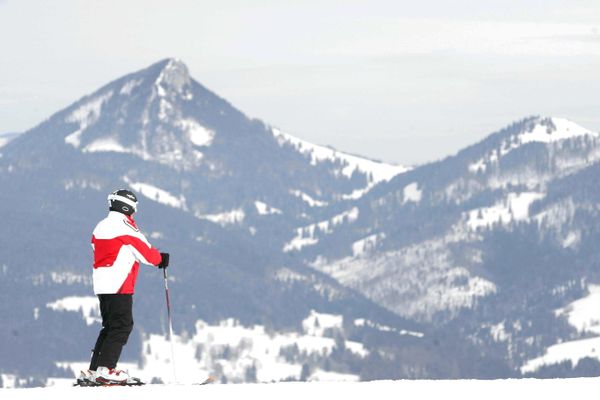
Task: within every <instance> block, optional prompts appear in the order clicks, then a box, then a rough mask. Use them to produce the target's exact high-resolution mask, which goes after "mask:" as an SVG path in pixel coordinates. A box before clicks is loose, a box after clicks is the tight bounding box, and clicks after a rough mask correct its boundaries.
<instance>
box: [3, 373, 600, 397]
mask: <svg viewBox="0 0 600 400" xmlns="http://www.w3.org/2000/svg"><path fill="white" fill-rule="evenodd" d="M599 390H600V379H598V378H577V379H554V380H536V379H522V380H495V381H474V380H456V381H422V380H420V381H408V380H406V381H373V382H361V383H358V382H313V383H298V382H294V383H272V384H239V385H235V384H229V385H218V384H213V385H206V386H192V385H147V386H141V387H104V388H103V387H99V388H78V387H67V388H65V387H62V388H61V387H49V388H35V389H0V399H7V400H21V399H26V400H34V399H35V400H38V399H44V398H46V399H60V400H81V399H83V398H85V399H86V400H96V399H98V400H106V399H107V398H112V399H128V400H134V399H145V400H147V399H177V400H187V399H194V400H198V399H203V400H204V399H215V400H216V399H218V400H226V399H235V400H239V399H261V400H269V399H274V400H275V399H276V400H281V399H286V400H294V399H298V400H307V399H311V400H318V399H332V400H335V399H344V400H347V399H361V400H365V399H367V400H370V399H376V400H381V399H401V398H408V399H444V400H447V399H460V400H469V399H473V400H482V399H485V400H490V399H502V400H506V399H525V398H530V399H540V398H541V399H544V400H547V399H574V398H576V399H586V398H593V397H596V395H597V393H598V391H599Z"/></svg>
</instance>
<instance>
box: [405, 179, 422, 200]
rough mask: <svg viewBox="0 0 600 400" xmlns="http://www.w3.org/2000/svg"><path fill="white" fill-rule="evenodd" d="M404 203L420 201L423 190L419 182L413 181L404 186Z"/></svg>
mask: <svg viewBox="0 0 600 400" xmlns="http://www.w3.org/2000/svg"><path fill="white" fill-rule="evenodd" d="M403 194H404V204H406V203H408V202H413V203H419V202H420V201H421V197H423V191H422V190H420V189H419V184H418V183H417V182H413V183H411V184H408V185H406V186H405V187H404V190H403Z"/></svg>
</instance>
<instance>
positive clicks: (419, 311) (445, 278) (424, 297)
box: [311, 232, 496, 322]
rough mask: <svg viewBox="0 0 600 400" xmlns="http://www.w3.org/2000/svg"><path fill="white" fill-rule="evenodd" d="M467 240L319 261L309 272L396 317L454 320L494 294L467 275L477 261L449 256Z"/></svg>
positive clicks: (447, 237)
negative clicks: (458, 243)
mask: <svg viewBox="0 0 600 400" xmlns="http://www.w3.org/2000/svg"><path fill="white" fill-rule="evenodd" d="M465 240H466V239H465V237H464V234H461V235H457V234H455V233H454V232H451V233H449V234H448V235H445V236H442V237H438V238H434V239H431V240H427V241H424V242H420V243H416V244H414V245H410V246H407V247H404V248H402V249H399V250H394V251H386V252H381V253H377V252H376V253H367V254H366V255H362V254H360V253H359V255H357V256H351V257H345V258H342V259H338V260H332V261H330V260H327V259H324V258H322V257H320V258H317V259H316V260H315V261H314V262H313V263H312V264H311V267H312V268H314V269H316V270H318V271H321V272H323V273H326V274H327V275H329V276H331V277H332V278H334V279H335V280H337V281H338V282H339V283H341V284H342V285H344V286H346V287H349V288H351V289H354V290H357V291H358V292H360V293H362V294H363V295H365V296H366V297H368V298H369V299H371V300H372V301H374V302H376V303H377V304H380V305H382V306H383V307H386V308H387V309H389V310H390V311H392V312H395V313H396V314H398V315H400V316H403V317H406V318H411V319H415V320H419V321H424V322H428V321H430V320H431V318H433V316H434V315H435V314H436V313H438V312H440V311H445V312H446V315H447V316H448V318H453V317H454V316H455V315H457V313H458V312H459V311H460V310H461V309H463V308H471V307H473V305H474V304H475V302H476V300H477V299H478V298H481V297H485V296H488V295H490V294H492V293H495V292H496V286H495V285H494V284H493V283H492V282H490V281H488V280H486V279H484V278H482V277H479V276H474V275H473V274H472V273H471V272H469V269H470V268H468V267H471V266H475V265H477V264H478V263H480V262H481V261H480V259H479V258H478V257H475V256H473V257H470V258H471V260H470V261H469V258H467V257H465V254H464V252H465V250H463V254H460V255H459V256H455V255H454V254H453V252H452V251H453V250H452V246H450V244H451V243H455V242H456V241H463V242H464V241H465ZM466 251H468V250H466ZM465 263H470V264H465ZM471 264H472V265H471Z"/></svg>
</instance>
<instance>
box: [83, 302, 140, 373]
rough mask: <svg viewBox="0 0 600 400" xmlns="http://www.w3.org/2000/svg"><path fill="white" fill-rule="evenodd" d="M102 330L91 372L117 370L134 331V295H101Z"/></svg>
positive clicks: (94, 352) (94, 351) (93, 355)
mask: <svg viewBox="0 0 600 400" xmlns="http://www.w3.org/2000/svg"><path fill="white" fill-rule="evenodd" d="M98 299H99V300H100V314H101V315H102V329H101V330H100V334H99V335H98V340H96V345H95V346H94V350H93V353H92V361H91V362H90V370H92V371H95V370H96V369H97V368H98V367H108V368H115V367H116V366H117V362H118V361H119V357H120V356H121V350H123V346H125V344H126V343H127V339H128V338H129V334H130V333H131V330H132V329H133V295H131V294H100V295H98Z"/></svg>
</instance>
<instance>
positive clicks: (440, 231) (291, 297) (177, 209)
mask: <svg viewBox="0 0 600 400" xmlns="http://www.w3.org/2000/svg"><path fill="white" fill-rule="evenodd" d="M599 141H600V138H599V137H598V134H597V133H595V132H593V131H589V130H587V129H585V128H582V127H580V126H578V125H577V124H575V123H573V122H570V121H568V120H566V119H562V118H544V117H530V118H526V119H524V120H522V121H519V122H517V123H514V124H512V125H510V126H508V127H507V128H505V129H502V130H501V131H499V132H497V133H494V134H492V135H490V136H489V137H487V138H486V139H484V140H483V141H481V142H480V143H477V144H475V145H473V146H471V147H469V148H466V149H464V150H463V151H461V152H459V153H458V154H456V155H454V156H451V157H448V158H446V159H444V160H440V161H438V162H434V163H431V164H427V165H423V166H420V167H417V168H413V169H410V168H406V167H402V166H394V165H388V164H385V163H381V162H377V161H373V160H369V159H367V158H362V157H359V156H355V155H349V154H345V153H342V152H339V151H337V150H335V149H331V148H329V147H324V146H319V145H315V144H312V143H308V142H306V141H304V140H302V139H300V138H296V137H293V136H291V135H288V134H286V133H284V132H283V131H281V130H280V129H278V128H274V127H271V126H269V125H268V124H266V123H264V122H261V121H258V120H254V119H251V118H249V117H247V116H245V115H244V114H243V113H242V112H240V111H239V110H237V109H235V108H234V107H233V106H232V105H231V104H229V103H228V102H227V101H226V100H224V99H222V98H220V97H218V96H217V95H216V94H214V93H212V92H211V91H209V90H208V89H206V88H205V87H203V86H202V85H201V84H200V83H198V82H196V81H195V80H194V79H193V78H191V77H190V75H189V72H188V70H187V67H186V66H185V65H184V64H183V63H182V62H181V61H178V60H174V59H167V60H163V61H161V62H159V63H156V64H154V65H152V66H150V67H148V68H146V69H144V70H141V71H138V72H135V73H132V74H129V75H126V76H124V77H122V78H119V79H117V80H115V81H113V82H111V83H109V84H107V85H105V86H104V87H102V88H100V89H99V90H97V91H96V92H94V93H92V94H90V95H88V96H85V97H83V98H82V99H80V100H79V101H77V102H75V103H74V104H73V105H71V106H69V107H67V108H65V109H63V110H61V111H59V112H57V113H56V114H54V115H52V116H51V117H50V118H48V119H47V120H46V121H44V122H42V123H41V124H39V125H38V126H36V127H34V128H33V129H31V130H29V131H27V132H25V133H23V134H21V135H19V136H17V137H15V138H13V139H12V140H11V141H10V142H8V143H7V144H6V145H4V147H2V148H1V149H0V154H1V156H0V187H2V191H1V192H0V201H2V204H5V205H7V207H6V210H10V211H7V212H5V213H4V214H3V216H2V218H3V224H2V225H1V226H0V274H1V275H2V277H3V279H2V280H0V290H2V292H3V293H5V294H6V298H7V299H9V301H4V302H2V304H1V305H0V315H2V317H3V320H4V321H5V323H4V324H3V325H2V327H0V355H1V357H0V373H3V374H12V375H16V376H37V377H38V378H39V379H41V380H43V379H45V378H46V377H48V376H55V377H56V376H61V375H62V376H64V375H69V374H71V372H70V371H69V370H68V368H70V366H73V365H79V364H77V363H85V359H86V357H87V354H86V350H85V349H88V348H89V346H91V343H92V341H93V340H94V339H95V335H96V331H97V329H98V316H97V311H96V310H95V308H94V300H93V298H92V297H90V295H91V287H90V283H91V282H90V266H89V265H90V257H91V251H90V248H89V239H90V233H91V230H92V229H93V226H94V225H95V223H96V222H97V221H98V220H99V219H101V218H102V217H103V216H104V215H105V213H106V195H107V194H108V193H109V192H111V191H112V190H114V189H116V188H119V187H129V188H131V189H133V190H134V191H136V192H137V193H138V194H140V195H141V196H140V198H141V204H140V211H139V213H138V216H137V219H138V223H139V225H140V226H141V227H142V228H143V229H144V231H145V233H146V234H147V236H148V237H149V238H150V240H151V241H152V242H153V243H154V244H155V245H156V246H157V247H159V248H161V249H164V250H166V251H169V252H171V254H172V260H173V262H172V264H173V265H172V268H171V271H172V272H171V276H172V280H173V282H172V283H171V285H170V286H172V287H171V290H172V296H173V304H174V307H175V331H176V333H177V340H178V343H180V344H181V346H182V349H192V348H193V349H195V350H193V351H194V352H195V354H194V357H193V359H190V360H188V361H189V363H190V365H195V366H196V367H198V368H205V369H206V370H208V369H217V370H218V374H219V378H220V379H224V380H232V381H242V380H246V381H249V380H252V379H258V378H259V377H262V378H264V379H266V380H278V379H282V376H279V375H277V376H275V375H269V373H268V372H267V371H278V372H282V371H284V372H285V371H293V373H290V374H289V375H288V376H287V378H290V379H307V378H309V377H310V376H312V375H310V374H308V372H307V371H311V373H314V374H317V375H319V374H321V375H322V374H326V373H327V374H338V375H336V376H338V377H339V376H346V377H353V379H354V378H356V379H373V378H400V377H402V378H458V377H479V378H483V377H486V378H490V377H507V376H521V374H538V375H539V376H542V375H543V376H548V375H553V374H554V375H561V376H570V375H573V376H574V375H581V374H586V373H590V372H589V371H590V370H593V368H596V364H595V363H597V362H596V361H593V360H592V361H589V359H588V356H590V357H592V358H595V354H594V353H593V352H591V350H590V353H589V354H587V353H585V352H584V353H585V354H583V353H581V351H580V350H581V348H582V346H575V347H577V349H579V350H578V351H580V352H579V353H578V354H579V356H578V357H575V358H571V359H572V360H588V361H589V363H588V364H589V365H591V367H589V368H588V367H585V368H584V367H581V366H578V365H579V364H577V365H574V364H573V363H574V362H573V361H569V362H571V363H572V364H570V366H565V365H564V362H563V361H564V360H563V358H560V357H559V356H557V355H556V354H560V355H564V354H570V353H569V352H568V351H566V352H565V351H564V349H565V347H562V348H561V350H559V351H558V353H557V352H556V350H555V347H552V346H556V345H559V344H560V343H561V342H566V341H570V340H579V339H586V338H587V337H589V336H592V335H595V334H597V333H596V332H595V331H594V329H589V328H585V326H588V325H586V324H589V323H591V324H592V325H593V320H594V319H593V316H591V315H589V313H584V312H576V313H575V314H576V315H578V317H572V315H575V314H573V312H571V311H569V310H571V308H572V309H576V310H579V309H580V307H579V306H578V305H579V304H582V303H578V302H577V301H578V300H579V299H586V298H587V297H586V296H588V295H591V294H593V293H594V290H595V289H594V288H595V286H593V285H594V284H597V283H598V279H600V276H598V271H597V268H596V265H598V262H599V261H600V260H599V258H598V257H597V251H596V250H595V242H596V241H597V240H598V239H600V232H598V229H597V228H596V226H599V224H598V222H600V221H598V219H599V216H600V214H599V213H598V208H597V206H596V204H598V200H600V199H599V198H598V197H600V190H598V189H597V184H596V182H598V179H597V178H598V173H599V172H600V170H599V167H598V162H597V161H598V159H599V158H600V152H599V149H600V146H599V144H600V142H599ZM23 294H26V296H24V295H23ZM580 301H582V302H584V301H585V300H580ZM163 302H164V288H163V287H162V279H160V277H159V276H158V275H157V273H156V271H155V270H152V269H150V268H146V269H143V270H142V274H141V276H140V282H139V289H138V293H137V294H136V310H135V315H136V328H137V331H136V334H135V335H133V336H132V338H131V342H130V344H129V345H128V348H127V351H126V353H125V354H124V357H125V360H126V361H129V362H136V363H138V364H139V365H140V366H141V367H143V366H144V362H151V364H152V363H156V362H158V361H156V360H161V359H163V358H164V357H163V355H161V354H158V353H156V352H152V351H151V349H154V348H162V345H161V344H160V343H161V342H160V340H159V338H160V334H162V333H164V329H165V316H164V304H163ZM585 304H587V303H585ZM570 307H571V308H570ZM584 308H585V309H586V310H587V309H589V307H584ZM314 315H324V316H327V317H323V318H325V319H326V320H329V321H331V320H334V321H336V325H335V326H332V327H329V328H328V329H318V333H315V331H314V329H315V328H318V327H320V326H322V324H323V322H324V321H320V320H319V321H314V323H313V327H309V328H310V329H309V328H307V327H306V326H305V321H306V320H307V319H309V318H311V316H314ZM582 315H583V316H582ZM323 318H321V319H323ZM317 319H318V318H317ZM227 321H229V322H227ZM231 321H235V322H231ZM573 321H577V322H573ZM581 321H587V322H581ZM65 327H68V329H69V335H68V337H67V336H65V335H64V329H65ZM224 327H225V328H226V329H221V328H224ZM307 329H308V330H307ZM207 332H212V335H213V339H210V340H208V337H207V336H206V333H207ZM157 335H159V336H157ZM216 335H227V337H228V338H229V339H227V340H225V339H223V340H222V341H220V339H214V336H216ZM235 335H238V336H235ZM239 335H241V336H239ZM244 335H246V337H245V339H244V338H240V337H243V336H244ZM267 337H268V338H271V340H272V343H270V344H269V346H266V345H265V344H264V343H266V342H268V339H266V338H267ZM207 341H208V342H210V343H212V345H210V346H209V345H206V344H205V343H204V342H207ZM292 342H298V343H299V344H298V345H297V346H296V347H293V346H292V345H291V343H292ZM48 343H51V345H50V346H48V345H47V344H48ZM302 343H311V344H314V343H319V345H320V346H322V349H321V350H322V351H314V352H313V350H314V348H312V347H311V350H310V351H309V350H308V348H304V347H302V346H303V345H302V346H301V344H302ZM276 344H279V345H278V346H275V345H276ZM205 345H206V347H202V346H205ZM569 348H571V347H569ZM583 348H588V349H589V346H588V347H585V346H583ZM546 351H548V353H547V354H546ZM188 352H189V351H188ZM262 352H266V353H268V354H269V356H268V357H267V356H265V357H263V356H262V354H263V353H262ZM22 353H27V354H31V357H24V358H21V357H16V356H17V355H18V354H22ZM266 353H265V354H266ZM274 353H277V354H274ZM258 354H261V356H260V357H259V356H258ZM582 354H583V355H582ZM9 360H17V361H16V362H15V363H12V362H10V361H9ZM144 360H146V361H144ZM151 360H154V361H151ZM588 361H586V362H588ZM553 362H563V364H560V366H559V367H556V366H547V364H552V363H553ZM588 364H586V365H588ZM152 365H154V364H152ZM153 368H154V367H153ZM156 368H159V367H156ZM257 368H258V370H257ZM586 368H587V369H586ZM142 370H143V368H142ZM303 371H304V373H303ZM586 371H587V372H586ZM213 372H214V371H213ZM317 372H318V373H317ZM282 373H283V372H282ZM544 374H545V375H544ZM12 375H11V376H12ZM315 376H316V375H315ZM329 376H332V375H329ZM262 378H261V379H262ZM15 379H17V378H15ZM258 380H260V379H258Z"/></svg>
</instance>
